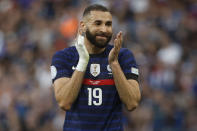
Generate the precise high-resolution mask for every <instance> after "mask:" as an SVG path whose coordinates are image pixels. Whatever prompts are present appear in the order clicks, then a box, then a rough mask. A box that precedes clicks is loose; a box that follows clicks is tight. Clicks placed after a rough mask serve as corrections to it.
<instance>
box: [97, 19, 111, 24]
mask: <svg viewBox="0 0 197 131" xmlns="http://www.w3.org/2000/svg"><path fill="white" fill-rule="evenodd" d="M96 22H103V21H102V20H95V21H94V23H96ZM105 23H107V24H111V23H112V21H106V22H105Z"/></svg>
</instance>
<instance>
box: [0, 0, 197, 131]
mask: <svg viewBox="0 0 197 131" xmlns="http://www.w3.org/2000/svg"><path fill="white" fill-rule="evenodd" d="M93 3H99V4H102V5H105V6H106V7H108V8H109V9H110V10H111V11H112V14H113V30H114V35H115V34H116V33H117V32H119V31H120V30H122V31H123V34H124V42H123V46H124V47H126V48H129V49H130V50H132V52H133V53H134V55H135V57H136V61H137V63H138V65H139V68H140V86H141V89H142V100H141V103H140V105H139V107H138V108H137V109H136V110H135V111H133V112H127V111H126V110H125V111H124V115H125V119H124V123H125V131H131V130H132V131H195V130H197V1H196V0H111V1H110V0H99V1H96V0H1V1H0V131H60V130H62V126H63V122H64V117H65V116H64V113H65V112H64V111H61V109H60V108H59V107H58V105H57V103H56V101H55V99H54V92H53V88H52V82H51V76H50V64H51V58H52V55H53V54H54V53H55V52H56V51H57V50H61V49H63V48H66V47H68V46H71V45H72V41H73V39H75V36H76V32H77V27H78V22H79V20H80V19H81V15H82V13H83V10H84V8H85V7H86V6H87V5H88V4H93Z"/></svg>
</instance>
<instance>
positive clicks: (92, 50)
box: [85, 38, 105, 54]
mask: <svg viewBox="0 0 197 131" xmlns="http://www.w3.org/2000/svg"><path fill="white" fill-rule="evenodd" d="M85 46H86V48H87V51H88V53H89V54H99V53H101V52H103V51H104V50H105V48H98V47H96V46H95V45H93V44H91V43H90V42H89V41H88V40H87V38H85Z"/></svg>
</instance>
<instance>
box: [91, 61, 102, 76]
mask: <svg viewBox="0 0 197 131" xmlns="http://www.w3.org/2000/svg"><path fill="white" fill-rule="evenodd" d="M90 73H91V74H92V75H93V76H94V77H96V76H98V75H99V74H100V64H91V65H90Z"/></svg>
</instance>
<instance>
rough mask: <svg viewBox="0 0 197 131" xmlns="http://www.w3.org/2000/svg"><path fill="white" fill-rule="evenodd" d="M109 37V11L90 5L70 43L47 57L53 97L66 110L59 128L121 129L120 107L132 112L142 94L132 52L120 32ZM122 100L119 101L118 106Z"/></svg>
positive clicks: (71, 130)
mask: <svg viewBox="0 0 197 131" xmlns="http://www.w3.org/2000/svg"><path fill="white" fill-rule="evenodd" d="M111 37H112V15H111V13H110V11H109V10H108V9H107V8H106V7H104V6H102V5H97V4H96V5H90V6H88V7H87V8H86V9H85V11H84V13H83V18H82V21H81V22H80V24H79V35H78V36H77V39H76V41H75V46H72V47H69V48H65V49H64V50H61V51H58V52H56V53H55V55H54V56H53V58H52V64H51V75H52V81H53V86H54V92H55V97H56V100H57V102H58V104H59V106H60V107H61V108H62V109H64V110H65V111H66V117H65V121H64V127H63V130H64V131H112V130H113V131H122V130H123V122H122V121H123V116H122V105H123V104H124V105H125V106H126V108H127V109H128V110H129V111H131V110H133V109H135V108H136V107H137V106H138V103H139V101H140V98H141V93H140V89H139V84H138V67H137V65H136V62H135V59H134V56H133V54H132V53H131V52H130V51H129V50H128V49H125V48H121V45H122V32H119V33H118V34H117V35H116V38H115V40H114V41H113V43H114V46H112V45H109V44H108V43H109V41H110V40H111ZM122 103H123V104H122Z"/></svg>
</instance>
